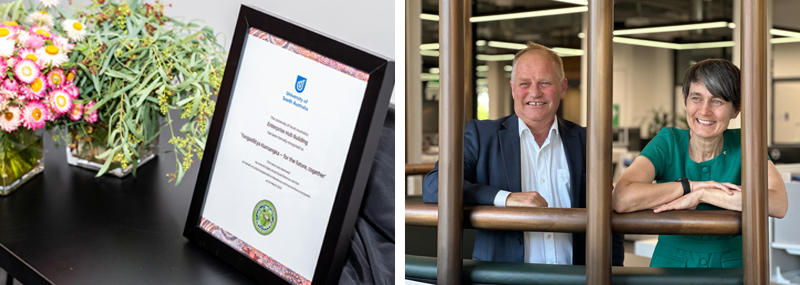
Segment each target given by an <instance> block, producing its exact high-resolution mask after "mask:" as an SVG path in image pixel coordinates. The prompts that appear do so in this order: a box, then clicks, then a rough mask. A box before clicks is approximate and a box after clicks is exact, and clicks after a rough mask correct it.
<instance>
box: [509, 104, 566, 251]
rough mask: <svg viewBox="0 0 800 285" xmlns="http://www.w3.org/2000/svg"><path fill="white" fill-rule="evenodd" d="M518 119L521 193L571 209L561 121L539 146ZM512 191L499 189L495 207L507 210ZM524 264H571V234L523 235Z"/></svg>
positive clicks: (556, 122)
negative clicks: (536, 195)
mask: <svg viewBox="0 0 800 285" xmlns="http://www.w3.org/2000/svg"><path fill="white" fill-rule="evenodd" d="M518 120H519V145H520V171H521V176H520V178H521V180H522V191H523V192H527V191H539V194H540V195H541V196H542V198H544V199H545V201H547V204H548V207H550V208H570V207H571V205H572V204H571V203H570V201H571V200H570V193H569V184H570V175H569V167H568V165H567V156H566V154H565V153H564V145H563V144H562V143H561V135H560V134H559V132H558V119H556V120H553V125H552V126H551V127H550V132H549V133H548V135H547V139H545V141H544V143H542V146H541V147H540V146H539V144H537V143H536V140H534V138H533V134H531V130H530V129H529V128H528V126H527V125H526V124H525V122H523V121H522V119H518ZM508 194H511V192H508V191H505V190H500V192H498V193H497V196H495V199H494V205H495V206H499V207H504V206H505V205H506V198H508ZM524 236H525V240H524V245H525V255H524V256H525V258H524V261H525V263H546V264H570V265H571V264H572V234H570V233H552V232H524Z"/></svg>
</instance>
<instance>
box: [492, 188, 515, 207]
mask: <svg viewBox="0 0 800 285" xmlns="http://www.w3.org/2000/svg"><path fill="white" fill-rule="evenodd" d="M510 194H511V192H508V191H505V190H500V191H497V194H496V195H495V196H494V203H493V204H494V205H495V206H496V207H505V206H506V205H507V204H506V200H508V195H510Z"/></svg>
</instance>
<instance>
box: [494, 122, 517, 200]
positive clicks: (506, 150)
mask: <svg viewBox="0 0 800 285" xmlns="http://www.w3.org/2000/svg"><path fill="white" fill-rule="evenodd" d="M498 134H499V136H498V137H499V138H500V152H501V153H502V154H503V165H504V166H505V168H506V169H505V173H506V178H507V179H508V181H507V183H508V187H509V188H508V191H510V192H521V191H522V178H521V177H520V171H521V170H520V157H519V156H520V149H519V119H518V118H517V115H511V116H509V117H508V119H506V121H505V122H503V128H501V129H500V130H499V131H498Z"/></svg>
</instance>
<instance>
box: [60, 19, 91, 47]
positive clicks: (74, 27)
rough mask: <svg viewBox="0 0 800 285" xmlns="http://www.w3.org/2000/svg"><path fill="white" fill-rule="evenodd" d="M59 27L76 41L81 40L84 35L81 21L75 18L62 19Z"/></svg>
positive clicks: (84, 31)
mask: <svg viewBox="0 0 800 285" xmlns="http://www.w3.org/2000/svg"><path fill="white" fill-rule="evenodd" d="M61 28H63V29H64V31H66V32H67V37H69V38H70V39H71V40H73V41H76V42H78V41H82V40H83V37H84V36H85V35H86V30H85V29H84V28H85V27H84V26H83V23H81V22H78V21H75V20H64V21H63V22H61Z"/></svg>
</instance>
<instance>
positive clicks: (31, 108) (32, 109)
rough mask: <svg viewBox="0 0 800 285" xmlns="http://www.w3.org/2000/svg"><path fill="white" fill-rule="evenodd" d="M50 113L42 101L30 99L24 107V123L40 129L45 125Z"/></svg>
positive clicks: (34, 128) (28, 126)
mask: <svg viewBox="0 0 800 285" xmlns="http://www.w3.org/2000/svg"><path fill="white" fill-rule="evenodd" d="M49 113H50V112H49V111H48V110H47V107H46V106H45V105H44V103H42V102H41V101H33V100H32V101H28V104H26V105H25V108H23V109H22V125H23V126H25V127H26V128H28V129H31V130H38V129H40V128H42V127H44V124H45V123H46V120H47V117H48V116H49Z"/></svg>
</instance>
